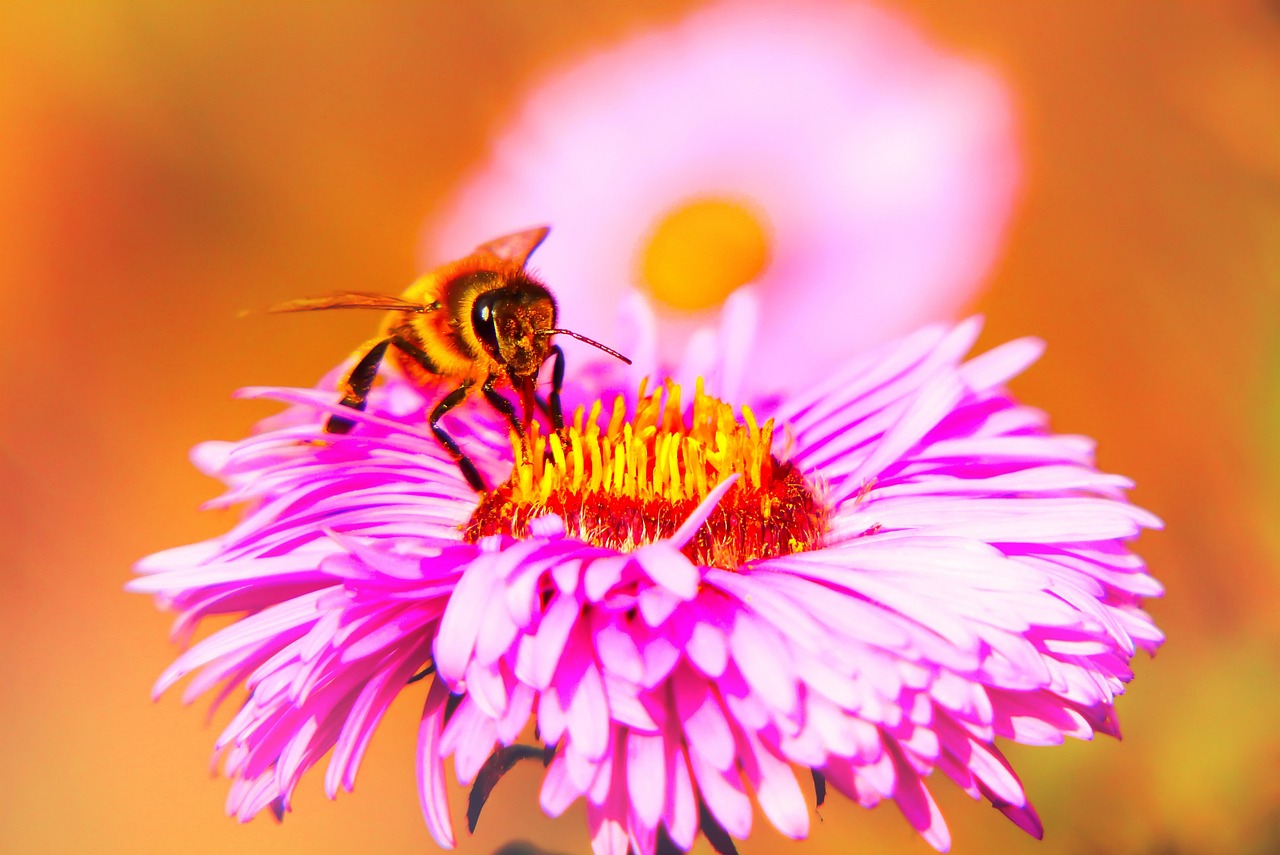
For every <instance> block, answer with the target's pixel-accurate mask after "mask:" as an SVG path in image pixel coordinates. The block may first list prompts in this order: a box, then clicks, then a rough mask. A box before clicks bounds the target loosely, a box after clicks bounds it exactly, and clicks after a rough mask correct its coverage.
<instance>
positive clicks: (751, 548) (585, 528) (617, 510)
mask: <svg viewBox="0 0 1280 855" xmlns="http://www.w3.org/2000/svg"><path fill="white" fill-rule="evenodd" d="M602 415H603V405H602V404H601V403H600V402H599V401H597V402H596V403H595V404H594V405H592V407H591V410H590V411H589V412H587V411H584V410H583V408H581V407H579V408H578V410H577V412H576V413H575V414H574V418H573V422H572V424H570V425H568V426H567V427H566V428H565V430H564V431H563V432H561V433H559V434H556V433H553V434H550V435H546V434H544V433H543V432H542V431H541V429H540V428H539V426H538V425H537V424H534V425H532V426H531V428H530V431H529V437H528V441H527V443H526V442H524V441H521V440H520V439H519V438H518V437H516V436H515V434H514V433H513V434H512V454H513V459H514V466H513V468H512V471H511V477H510V478H509V479H508V480H507V482H506V483H505V484H502V485H501V486H499V487H497V488H496V489H494V490H492V491H490V492H489V493H487V494H485V495H484V496H483V497H482V499H481V500H480V504H479V506H478V507H477V508H476V510H475V513H474V514H472V516H471V519H470V520H469V521H468V523H467V525H466V526H465V528H464V538H465V539H466V540H467V541H468V542H472V543H474V542H475V541H477V540H479V539H480V538H482V537H485V536H487V535H491V534H509V535H513V536H515V537H524V536H526V534H527V531H528V525H529V522H530V520H533V519H536V518H537V517H540V516H542V515H544V514H548V513H553V514H556V515H558V516H559V517H560V518H561V519H562V520H564V523H565V528H566V530H567V532H568V534H569V536H570V537H574V538H577V539H580V540H583V541H586V542H588V543H593V544H596V545H598V546H603V547H607V548H610V549H616V550H619V551H629V550H632V549H635V548H636V547H638V546H642V545H644V544H646V543H653V542H655V541H658V540H661V539H663V538H667V537H670V536H671V535H672V534H674V533H675V531H676V529H677V528H679V527H680V524H681V523H683V522H684V521H685V519H687V518H688V516H689V514H690V513H691V512H692V511H693V510H694V508H696V507H697V506H698V504H699V503H700V502H701V501H702V500H703V499H705V498H706V496H707V494H708V493H709V492H710V491H711V490H713V489H715V488H716V486H717V485H719V484H720V483H721V482H723V481H724V480H725V479H726V478H728V477H730V476H731V475H733V474H737V475H738V476H739V478H738V480H737V481H736V482H735V483H734V485H733V486H732V487H731V488H730V489H729V491H728V492H727V493H726V494H725V495H724V496H723V498H721V500H720V502H719V503H718V504H717V505H716V507H715V509H714V510H713V511H712V512H711V515H710V516H709V517H708V518H707V520H706V521H705V522H704V523H703V524H702V526H701V527H700V528H699V529H698V531H697V532H696V533H695V534H694V536H693V538H692V539H691V540H690V541H689V542H688V543H687V544H686V545H685V546H684V548H683V552H684V553H685V554H686V555H687V556H688V557H689V558H690V559H691V560H692V561H694V562H695V563H697V564H701V565H705V566H711V567H721V568H724V569H728V570H733V569H737V568H738V567H741V566H742V565H744V564H746V563H747V562H749V561H753V560H756V559H762V558H773V557H777V556H779V555H789V554H791V553H795V552H803V551H805V550H808V549H813V548H815V547H817V546H820V545H821V540H822V536H823V533H824V532H825V530H826V526H827V511H826V508H825V506H824V505H823V503H822V502H821V501H820V499H819V497H818V496H817V495H816V492H815V489H814V487H813V486H812V485H811V484H809V483H808V482H807V481H806V480H805V478H804V476H803V475H801V473H800V471H799V470H798V469H797V468H796V467H795V466H794V465H793V464H791V463H788V462H783V461H780V460H778V458H777V457H775V456H774V455H773V453H772V445H773V421H772V420H769V421H767V422H765V423H764V424H759V423H758V422H757V420H756V417H755V414H754V413H752V412H751V410H750V409H749V408H746V407H743V409H742V415H741V419H739V417H738V416H737V415H735V413H734V411H733V408H732V407H731V406H729V405H728V404H725V403H723V402H721V401H719V400H717V399H716V398H713V397H711V396H709V395H706V394H704V393H703V391H702V383H701V380H699V382H698V386H697V389H696V390H695V393H694V400H693V406H692V407H691V408H690V411H689V414H688V417H687V418H686V415H685V410H684V408H683V406H682V404H681V396H680V387H679V386H678V385H676V384H674V383H671V382H670V381H668V382H667V383H665V384H664V385H663V386H662V387H661V388H659V389H658V390H656V391H655V392H653V393H652V394H646V391H645V387H644V386H643V385H642V386H641V388H640V395H639V403H638V404H637V406H636V412H635V413H634V414H633V415H631V416H630V417H629V418H628V414H627V407H626V403H625V401H624V400H623V399H622V398H617V399H615V401H614V403H613V409H612V412H611V413H610V414H609V418H608V419H607V421H605V420H603V419H602V418H601V417H602ZM602 421H603V422H604V424H605V427H604V428H603V429H602V428H601V426H600V425H601V423H602Z"/></svg>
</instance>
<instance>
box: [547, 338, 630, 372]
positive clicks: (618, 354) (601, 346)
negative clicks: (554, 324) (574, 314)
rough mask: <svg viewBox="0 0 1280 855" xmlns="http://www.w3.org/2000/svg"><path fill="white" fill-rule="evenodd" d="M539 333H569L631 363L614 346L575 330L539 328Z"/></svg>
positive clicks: (616, 357)
mask: <svg viewBox="0 0 1280 855" xmlns="http://www.w3.org/2000/svg"><path fill="white" fill-rule="evenodd" d="M537 334H538V335H567V336H569V337H570V338H576V339H577V340H578V341H583V342H586V343H587V344H589V345H591V346H592V347H596V348H599V349H600V350H603V351H604V352H605V353H607V354H609V355H610V356H612V357H614V358H615V359H621V360H622V361H623V362H625V363H627V364H628V365H630V364H631V360H630V359H627V358H626V357H625V356H623V355H622V354H621V353H618V351H616V350H614V349H613V348H612V347H605V346H604V345H603V344H601V343H600V342H598V341H596V340H595V339H593V338H587V337H586V336H585V335H579V334H578V333H576V332H574V331H573V330H538V333H537Z"/></svg>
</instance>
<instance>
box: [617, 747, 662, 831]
mask: <svg viewBox="0 0 1280 855" xmlns="http://www.w3.org/2000/svg"><path fill="white" fill-rule="evenodd" d="M666 748H667V747H666V740H665V739H664V738H663V737H662V736H661V735H659V734H646V733H630V734H628V735H627V788H628V791H629V792H630V795H631V807H632V809H633V810H634V811H635V812H636V816H637V817H639V819H640V821H641V822H642V823H643V824H644V826H645V827H646V828H654V827H655V826H657V824H658V820H659V819H660V818H661V817H662V806H663V802H664V801H665V800H666V799H665V797H666V794H667V769H666V759H667V758H666V753H667V751H666Z"/></svg>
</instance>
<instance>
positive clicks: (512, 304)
mask: <svg viewBox="0 0 1280 855" xmlns="http://www.w3.org/2000/svg"><path fill="white" fill-rule="evenodd" d="M555 325H556V304H555V301H554V300H553V299H552V298H551V293H550V292H549V291H547V289H546V288H543V287H542V286H541V285H538V284H536V283H534V282H531V281H521V282H516V283H513V284H509V285H505V286H503V287H501V288H497V289H494V290H493V291H487V292H485V293H483V294H481V295H480V296H478V297H476V300H475V303H474V304H473V305H472V307H471V327H472V329H473V330H475V334H476V338H477V339H479V340H480V343H481V344H482V345H483V346H484V348H485V350H486V351H488V353H489V355H490V356H491V357H493V359H494V360H495V361H496V362H498V363H500V364H502V365H503V366H505V367H506V369H507V373H508V374H510V375H511V376H512V378H517V377H519V378H533V377H536V376H537V374H538V370H539V369H540V368H542V363H544V362H546V361H547V355H548V354H549V353H550V350H551V337H550V336H549V335H548V334H547V332H546V331H547V330H551V329H554V328H555Z"/></svg>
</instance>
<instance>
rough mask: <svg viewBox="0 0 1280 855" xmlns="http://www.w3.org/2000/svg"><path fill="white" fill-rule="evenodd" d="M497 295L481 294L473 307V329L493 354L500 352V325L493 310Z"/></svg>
mask: <svg viewBox="0 0 1280 855" xmlns="http://www.w3.org/2000/svg"><path fill="white" fill-rule="evenodd" d="M494 298H495V294H494V293H492V292H490V293H488V294H481V295H480V296H479V297H477V298H476V302H475V304H474V305H473V306H472V307H471V328H472V329H473V330H475V332H476V338H478V339H480V342H481V344H483V345H484V346H485V348H486V349H487V350H488V351H489V352H490V353H493V354H496V353H497V352H498V325H497V318H496V316H495V313H494V310H493V303H494Z"/></svg>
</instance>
